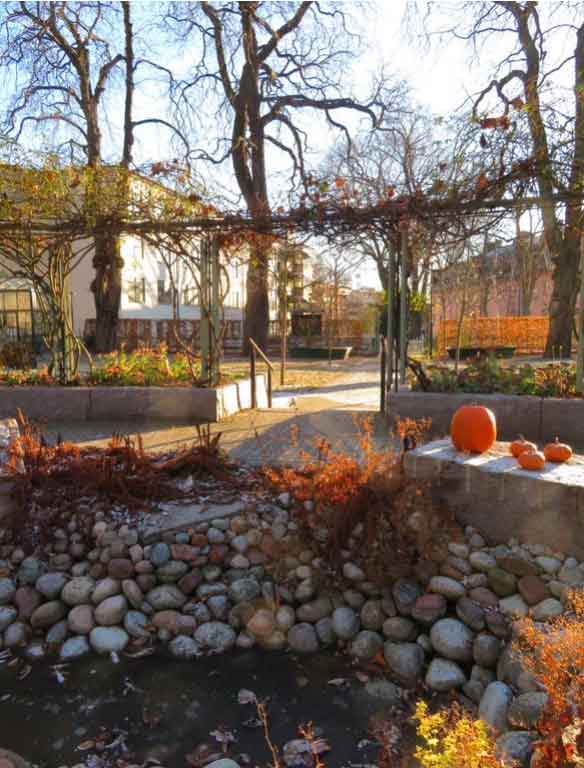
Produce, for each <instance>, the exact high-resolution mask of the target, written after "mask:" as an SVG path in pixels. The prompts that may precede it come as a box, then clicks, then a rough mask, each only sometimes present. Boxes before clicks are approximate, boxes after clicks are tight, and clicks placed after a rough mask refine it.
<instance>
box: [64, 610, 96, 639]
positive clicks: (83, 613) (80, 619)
mask: <svg viewBox="0 0 584 768" xmlns="http://www.w3.org/2000/svg"><path fill="white" fill-rule="evenodd" d="M67 623H68V625H69V629H70V630H71V632H73V634H75V635H88V634H89V633H90V632H91V630H92V629H93V627H94V626H95V621H94V618H93V608H92V607H91V606H90V605H76V606H75V607H74V608H72V609H71V610H70V611H69V616H68V617H67Z"/></svg>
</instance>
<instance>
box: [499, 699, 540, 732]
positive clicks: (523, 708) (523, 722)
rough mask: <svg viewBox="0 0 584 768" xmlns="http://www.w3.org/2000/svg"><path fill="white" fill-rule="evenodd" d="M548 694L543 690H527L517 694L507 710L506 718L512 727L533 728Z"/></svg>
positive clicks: (520, 728)
mask: <svg viewBox="0 0 584 768" xmlns="http://www.w3.org/2000/svg"><path fill="white" fill-rule="evenodd" d="M547 701H548V695H547V693H545V692H543V691H528V692H527V693H522V694H520V695H519V696H517V697H516V698H515V699H514V700H513V702H512V704H511V706H510V707H509V710H508V712H507V719H508V721H509V724H510V725H511V726H513V728H517V729H519V730H527V731H529V730H532V729H535V728H536V726H537V724H538V722H539V720H540V718H541V716H542V713H543V710H544V708H545V706H546V704H547Z"/></svg>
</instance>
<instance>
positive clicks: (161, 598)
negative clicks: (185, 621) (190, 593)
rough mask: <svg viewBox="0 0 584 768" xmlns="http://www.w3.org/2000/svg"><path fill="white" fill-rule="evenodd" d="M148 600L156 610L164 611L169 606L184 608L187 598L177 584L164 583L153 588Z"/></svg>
mask: <svg viewBox="0 0 584 768" xmlns="http://www.w3.org/2000/svg"><path fill="white" fill-rule="evenodd" d="M146 600H147V601H148V602H149V603H150V605H151V606H152V607H153V608H154V610H155V611H163V610H165V609H167V608H174V609H179V608H182V607H183V605H184V604H185V603H186V601H187V598H186V596H185V595H183V593H182V592H181V591H180V589H179V588H178V587H177V586H176V585H175V584H162V585H160V586H159V587H154V589H151V590H150V592H148V594H147V595H146Z"/></svg>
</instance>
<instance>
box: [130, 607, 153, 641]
mask: <svg viewBox="0 0 584 768" xmlns="http://www.w3.org/2000/svg"><path fill="white" fill-rule="evenodd" d="M148 623H149V621H148V617H147V616H146V615H145V614H143V613H142V612H141V611H128V613H127V614H126V615H125V616H124V629H125V630H126V632H127V633H128V634H129V635H130V636H131V637H150V633H149V632H148V630H147V629H146V627H147V625H148Z"/></svg>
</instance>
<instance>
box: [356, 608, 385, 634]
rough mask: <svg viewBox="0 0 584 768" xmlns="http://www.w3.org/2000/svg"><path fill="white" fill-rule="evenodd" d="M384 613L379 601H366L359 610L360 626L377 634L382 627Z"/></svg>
mask: <svg viewBox="0 0 584 768" xmlns="http://www.w3.org/2000/svg"><path fill="white" fill-rule="evenodd" d="M384 621H385V613H384V612H383V608H382V607H381V602H380V601H379V600H367V602H366V603H365V604H364V605H363V607H362V608H361V624H362V626H363V627H364V628H365V629H370V630H372V631H374V632H377V631H379V630H380V629H381V627H382V626H383V622H384Z"/></svg>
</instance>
